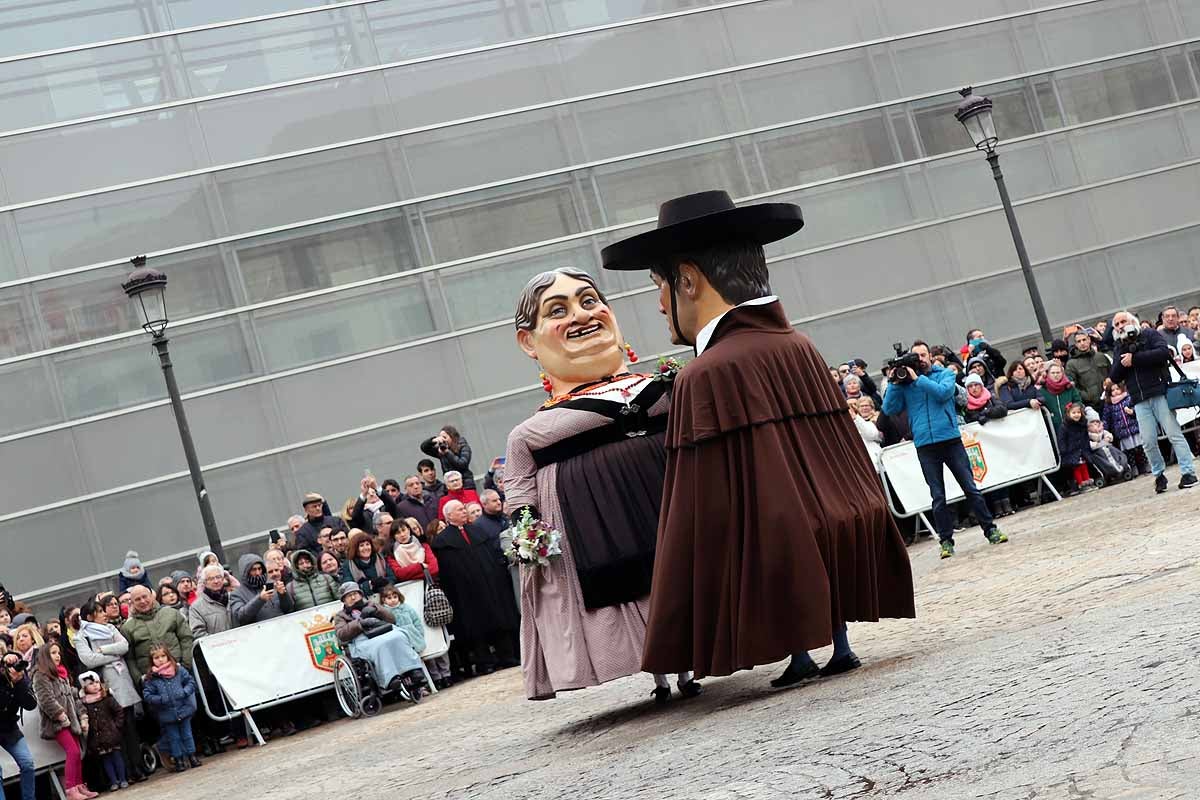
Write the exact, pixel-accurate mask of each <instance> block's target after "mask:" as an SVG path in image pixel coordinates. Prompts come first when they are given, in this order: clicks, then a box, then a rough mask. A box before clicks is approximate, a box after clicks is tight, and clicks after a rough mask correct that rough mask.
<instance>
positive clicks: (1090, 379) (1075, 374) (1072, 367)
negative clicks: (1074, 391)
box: [1067, 348, 1112, 408]
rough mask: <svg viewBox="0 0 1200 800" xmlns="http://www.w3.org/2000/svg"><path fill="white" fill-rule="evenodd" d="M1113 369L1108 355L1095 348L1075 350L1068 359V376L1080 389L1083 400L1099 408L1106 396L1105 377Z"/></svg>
mask: <svg viewBox="0 0 1200 800" xmlns="http://www.w3.org/2000/svg"><path fill="white" fill-rule="evenodd" d="M1110 369H1112V362H1111V361H1109V359H1108V356H1106V355H1104V353H1101V352H1100V351H1099V350H1096V349H1095V348H1093V349H1091V350H1089V351H1088V352H1086V353H1080V352H1079V351H1078V350H1075V351H1073V352H1072V353H1071V357H1070V358H1069V359H1068V360H1067V377H1068V378H1070V379H1071V382H1072V383H1074V384H1075V386H1076V387H1078V389H1079V395H1080V397H1082V398H1083V402H1085V403H1087V404H1088V405H1089V406H1092V407H1093V408H1098V407H1099V405H1100V401H1101V399H1103V396H1104V379H1105V378H1107V377H1108V371H1109V370H1110Z"/></svg>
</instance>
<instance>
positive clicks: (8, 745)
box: [0, 653, 37, 800]
mask: <svg viewBox="0 0 1200 800" xmlns="http://www.w3.org/2000/svg"><path fill="white" fill-rule="evenodd" d="M20 663H21V657H20V656H19V655H17V654H16V653H5V655H4V664H3V667H2V668H0V672H2V673H3V674H0V748H3V749H4V750H5V752H7V753H8V754H9V755H10V756H12V759H13V761H15V762H17V768H18V769H19V770H20V771H21V800H36V798H37V795H36V794H35V792H34V775H35V773H36V769H37V768H36V765H35V763H34V760H33V754H32V753H31V752H29V745H28V744H27V743H26V742H25V737H24V735H23V734H22V733H21V726H20V717H21V711H22V710H25V711H32V710H33V709H35V708H37V699H36V698H35V697H34V696H33V690H32V689H31V688H30V686H29V678H28V677H27V676H26V675H25V671H24V670H19V669H15V667H16V666H17V665H18V664H20Z"/></svg>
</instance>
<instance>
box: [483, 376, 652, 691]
mask: <svg viewBox="0 0 1200 800" xmlns="http://www.w3.org/2000/svg"><path fill="white" fill-rule="evenodd" d="M665 388H666V387H665V384H663V383H660V382H658V381H654V380H652V379H651V378H649V377H647V376H644V375H632V376H628V377H624V378H617V379H615V380H613V381H612V382H611V383H608V384H606V385H599V386H597V387H596V388H594V389H585V391H587V392H588V394H587V396H586V397H580V398H577V399H574V400H569V401H566V402H564V403H560V404H559V405H556V406H554V407H551V408H547V409H542V410H540V411H538V412H537V413H536V414H534V415H533V416H532V417H530V418H529V419H528V420H526V421H525V422H523V423H521V424H520V425H518V426H517V427H516V428H514V429H513V431H512V433H510V434H509V437H508V453H507V460H506V465H505V510H506V511H507V512H508V513H510V514H512V513H515V512H517V511H518V510H520V509H521V508H522V507H523V506H534V507H535V508H536V509H537V512H538V516H539V517H540V518H541V519H543V520H545V521H546V522H547V523H549V524H550V525H551V526H552V527H553V528H556V529H557V530H559V531H560V532H562V534H563V538H562V550H563V554H562V557H561V558H557V559H554V560H552V561H551V564H550V566H549V567H533V568H530V567H526V566H522V567H521V662H522V663H521V666H522V670H523V672H524V677H525V690H526V695H527V696H528V697H529V698H530V699H533V700H545V699H550V698H552V697H554V696H555V693H556V692H560V691H567V690H571V689H582V688H584V687H586V686H596V685H598V684H601V683H605V682H607V681H611V680H614V679H616V678H621V677H624V676H626V675H633V674H635V673H637V672H641V661H642V644H643V641H644V639H645V635H646V618H647V612H648V610H649V600H650V598H649V580H650V575H651V574H652V571H653V551H654V543H655V536H656V534H657V528H658V509H659V505H660V503H661V498H662V482H663V474H664V469H665V450H664V448H663V444H662V443H663V438H664V436H663V430H664V427H665V422H666V412H667V408H668V406H669V405H670V403H669V398H668V396H667V394H666V391H665ZM577 391H578V390H577Z"/></svg>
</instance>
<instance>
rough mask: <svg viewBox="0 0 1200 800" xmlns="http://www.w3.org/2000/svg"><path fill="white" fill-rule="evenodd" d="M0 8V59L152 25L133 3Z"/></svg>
mask: <svg viewBox="0 0 1200 800" xmlns="http://www.w3.org/2000/svg"><path fill="white" fill-rule="evenodd" d="M8 6H9V7H8V8H0V56H12V55H18V54H21V53H35V52H38V51H41V50H54V49H57V48H60V47H72V46H74V45H80V44H88V43H89V42H99V41H103V40H105V39H118V38H121V37H124V36H136V35H138V34H139V33H152V32H153V31H154V29H155V28H154V24H153V22H152V21H151V19H150V18H149V16H148V15H147V14H146V13H144V11H143V10H142V9H140V8H139V7H138V6H137V5H136V4H133V3H122V4H119V5H118V4H114V3H113V2H112V0H40V1H39V2H33V3H9V4H8Z"/></svg>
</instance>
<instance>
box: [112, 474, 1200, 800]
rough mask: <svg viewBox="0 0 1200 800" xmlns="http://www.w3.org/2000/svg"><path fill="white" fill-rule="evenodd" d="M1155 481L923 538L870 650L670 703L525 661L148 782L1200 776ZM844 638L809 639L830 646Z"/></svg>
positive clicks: (1154, 791)
mask: <svg viewBox="0 0 1200 800" xmlns="http://www.w3.org/2000/svg"><path fill="white" fill-rule="evenodd" d="M1175 482H1176V477H1175V476H1172V489H1171V492H1170V493H1169V494H1167V495H1164V496H1161V497H1154V496H1153V494H1152V487H1151V484H1150V482H1149V480H1148V479H1141V480H1137V481H1134V482H1133V483H1131V484H1126V485H1123V486H1115V487H1110V488H1108V489H1104V490H1102V491H1100V492H1096V493H1090V494H1086V495H1083V496H1080V497H1076V498H1073V499H1070V500H1067V501H1065V502H1062V503H1056V504H1052V505H1050V506H1047V507H1044V508H1041V509H1036V510H1033V511H1027V512H1023V513H1021V514H1018V515H1017V516H1015V517H1010V518H1008V519H1006V520H1004V522H1005V523H1006V524H1005V526H1004V527H1005V529H1006V531H1007V532H1008V534H1009V535H1010V537H1011V539H1012V541H1011V542H1009V543H1008V544H1005V545H1000V546H989V545H987V544H986V543H985V542H984V541H983V537H982V536H981V535H980V533H979V530H978V529H974V530H972V531H967V532H965V533H964V534H960V535H959V536H958V537H957V538H958V541H959V548H958V555H956V556H955V557H954V558H953V559H951V560H949V561H945V562H942V561H939V560H938V559H937V552H936V546H935V545H934V544H933V543H932V542H929V541H926V542H922V543H920V544H918V545H915V546H914V547H913V548H911V549H910V553H911V555H912V559H913V568H914V572H915V575H916V583H917V587H918V590H917V591H918V596H917V600H918V614H919V618H918V619H917V620H916V621H890V622H883V623H880V624H876V625H852V626H851V641H852V643H853V644H854V647H855V650H856V651H857V653H858V654H859V656H860V657H862V660H863V662H864V667H863V669H860V670H858V671H857V672H855V673H851V674H849V675H845V676H842V677H839V678H834V679H829V680H826V681H823V682H818V683H812V684H809V685H806V686H803V687H800V688H796V689H790V690H783V691H773V690H771V689H769V688H768V687H767V681H768V679H769V678H771V677H773V676H774V675H776V674H778V672H779V671H780V670H781V668H782V665H775V666H773V667H767V668H763V667H760V668H758V669H756V670H754V671H751V672H743V673H740V674H738V675H735V676H732V677H730V678H723V679H715V678H710V679H708V680H706V681H705V685H706V692H705V694H704V695H703V696H701V697H699V698H696V699H694V700H690V701H687V702H681V701H678V700H676V701H674V702H673V703H672V704H671V705H670V706H669V707H667V708H666V709H663V710H657V709H655V708H654V707H653V706H652V705H651V703H650V701H649V691H650V688H651V686H650V680H649V677H648V676H645V675H642V676H636V677H631V678H627V679H624V680H621V681H616V682H614V683H611V684H608V685H606V686H603V687H599V688H595V689H590V690H587V691H583V692H575V693H571V694H565V695H561V696H560V697H559V699H557V700H554V701H551V702H543V703H532V702H528V701H525V700H524V699H523V697H522V694H521V678H520V674H519V670H509V671H507V672H504V673H500V674H496V675H493V676H490V677H487V678H481V679H477V680H475V681H472V682H470V683H468V684H465V685H463V686H461V687H456V688H455V689H452V690H451V691H449V692H446V693H444V694H442V695H439V696H436V697H434V698H430V699H428V700H426V701H425V702H423V703H422V704H421V705H420V706H418V707H415V708H402V709H395V710H391V711H389V712H386V713H384V714H383V715H381V716H379V717H376V718H374V719H369V720H362V721H342V722H338V723H336V724H333V725H325V726H323V727H321V728H319V729H317V730H315V731H311V732H309V733H306V734H301V735H298V736H295V737H292V738H290V739H284V740H279V741H275V742H271V743H270V744H269V745H267V747H266V748H263V749H252V750H246V751H243V752H240V753H231V754H228V755H225V756H221V757H218V758H215V759H212V760H211V763H210V764H208V765H206V766H205V767H203V768H202V769H201V770H197V771H189V772H187V773H186V774H185V775H178V776H176V775H169V776H163V777H157V778H155V779H154V780H152V781H151V782H149V783H146V784H143V785H142V786H140V787H137V789H135V790H129V791H126V792H123V793H122V794H123V795H124V796H125V797H126V798H127V800H138V798H156V800H157V799H162V798H184V797H186V798H189V800H190V799H191V798H196V797H222V796H225V795H231V796H234V797H237V798H238V800H253V799H254V798H259V797H262V798H266V797H273V798H277V797H287V798H289V800H291V799H292V798H309V797H312V798H316V797H332V796H338V797H360V798H376V797H397V798H405V800H416V799H417V798H487V799H488V800H500V799H501V798H534V797H537V798H541V797H555V798H564V800H565V799H568V798H621V800H625V799H626V798H700V799H702V800H735V799H737V798H745V799H747V800H749V799H751V798H753V799H755V800H757V799H758V798H763V799H764V800H765V799H766V798H804V799H806V798H844V797H853V798H884V797H888V798H890V797H904V798H934V799H937V798H946V799H947V800H950V799H953V800H961V798H976V797H978V798H997V799H998V800H1009V798H1013V799H1019V800H1029V799H1032V798H1045V799H1046V800H1054V799H1055V798H1063V799H1064V800H1066V799H1067V798H1080V799H1082V798H1092V799H1094V800H1105V799H1106V798H1197V797H1200V697H1198V692H1197V689H1200V666H1198V661H1197V657H1196V650H1197V647H1198V645H1200V599H1198V597H1197V592H1196V587H1197V583H1198V582H1200V566H1198V561H1200V546H1198V545H1197V536H1198V534H1200V518H1198V515H1197V510H1198V508H1200V490H1195V491H1192V492H1179V491H1176V490H1175V489H1174V484H1175ZM826 655H827V653H820V654H814V656H815V657H817V658H818V660H821V659H822V658H823V657H825V656H826Z"/></svg>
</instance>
